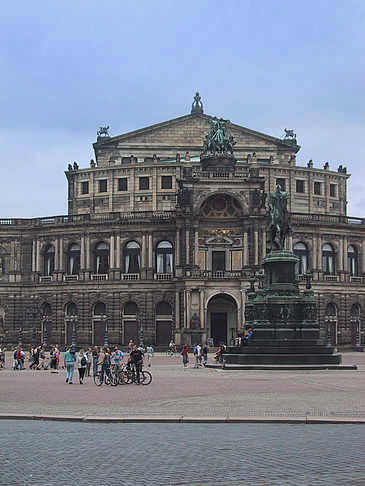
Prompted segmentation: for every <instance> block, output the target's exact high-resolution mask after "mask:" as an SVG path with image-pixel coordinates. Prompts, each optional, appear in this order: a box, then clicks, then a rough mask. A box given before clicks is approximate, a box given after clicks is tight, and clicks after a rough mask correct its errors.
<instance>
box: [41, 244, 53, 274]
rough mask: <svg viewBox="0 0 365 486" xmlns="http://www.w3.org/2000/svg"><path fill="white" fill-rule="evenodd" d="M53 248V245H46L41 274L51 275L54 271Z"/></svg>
mask: <svg viewBox="0 0 365 486" xmlns="http://www.w3.org/2000/svg"><path fill="white" fill-rule="evenodd" d="M54 257H55V249H54V246H53V245H48V246H46V248H45V249H44V252H43V275H46V276H47V277H49V276H51V275H52V273H53V272H54Z"/></svg>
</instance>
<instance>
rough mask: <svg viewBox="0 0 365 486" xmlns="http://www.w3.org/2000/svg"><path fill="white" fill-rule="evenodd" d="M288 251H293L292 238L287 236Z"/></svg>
mask: <svg viewBox="0 0 365 486" xmlns="http://www.w3.org/2000/svg"><path fill="white" fill-rule="evenodd" d="M288 250H289V251H293V237H292V236H291V235H289V236H288Z"/></svg>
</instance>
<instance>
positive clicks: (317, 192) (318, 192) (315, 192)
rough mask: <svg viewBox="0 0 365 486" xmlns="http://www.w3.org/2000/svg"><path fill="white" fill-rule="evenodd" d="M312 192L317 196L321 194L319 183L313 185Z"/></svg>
mask: <svg viewBox="0 0 365 486" xmlns="http://www.w3.org/2000/svg"><path fill="white" fill-rule="evenodd" d="M313 192H314V194H317V195H320V194H321V183H320V182H315V183H314V186H313Z"/></svg>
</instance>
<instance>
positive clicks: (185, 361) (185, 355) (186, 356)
mask: <svg viewBox="0 0 365 486" xmlns="http://www.w3.org/2000/svg"><path fill="white" fill-rule="evenodd" d="M181 355H182V358H183V365H184V369H186V368H187V367H188V363H189V353H188V347H187V345H186V344H185V346H184V347H183V349H182V351H181Z"/></svg>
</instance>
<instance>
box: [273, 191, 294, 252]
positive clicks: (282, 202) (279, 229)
mask: <svg viewBox="0 0 365 486" xmlns="http://www.w3.org/2000/svg"><path fill="white" fill-rule="evenodd" d="M268 204H269V226H268V231H269V233H270V242H271V251H272V250H273V249H274V243H275V241H276V242H277V244H278V246H279V249H280V250H282V249H284V243H285V238H286V236H287V234H288V233H289V232H290V231H291V227H290V215H289V211H288V195H287V193H286V192H283V191H282V190H281V186H280V185H279V184H278V185H277V186H276V191H275V192H273V193H272V194H270V196H269V200H268Z"/></svg>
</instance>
